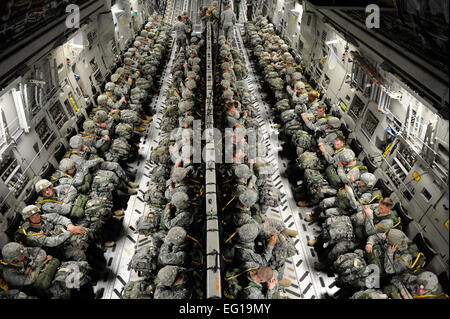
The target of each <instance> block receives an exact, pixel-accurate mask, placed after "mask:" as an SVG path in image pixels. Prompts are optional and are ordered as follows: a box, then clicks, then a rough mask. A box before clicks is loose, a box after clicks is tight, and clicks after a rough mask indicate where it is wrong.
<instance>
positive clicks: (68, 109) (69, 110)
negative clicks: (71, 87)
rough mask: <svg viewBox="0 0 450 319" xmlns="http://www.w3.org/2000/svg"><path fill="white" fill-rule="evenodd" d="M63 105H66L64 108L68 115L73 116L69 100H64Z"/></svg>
mask: <svg viewBox="0 0 450 319" xmlns="http://www.w3.org/2000/svg"><path fill="white" fill-rule="evenodd" d="M64 105H65V106H66V110H67V112H69V114H70V116H74V115H75V112H74V111H73V108H72V105H70V103H69V100H65V101H64Z"/></svg>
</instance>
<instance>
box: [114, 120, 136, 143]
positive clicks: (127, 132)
mask: <svg viewBox="0 0 450 319" xmlns="http://www.w3.org/2000/svg"><path fill="white" fill-rule="evenodd" d="M115 133H116V135H117V136H119V137H124V138H126V139H127V140H128V139H130V138H131V136H132V135H133V128H132V127H131V126H130V125H129V124H127V123H119V124H117V126H116V131H115Z"/></svg>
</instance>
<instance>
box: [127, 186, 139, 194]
mask: <svg viewBox="0 0 450 319" xmlns="http://www.w3.org/2000/svg"><path fill="white" fill-rule="evenodd" d="M127 194H129V195H136V194H137V190H135V189H134V188H128V190H127Z"/></svg>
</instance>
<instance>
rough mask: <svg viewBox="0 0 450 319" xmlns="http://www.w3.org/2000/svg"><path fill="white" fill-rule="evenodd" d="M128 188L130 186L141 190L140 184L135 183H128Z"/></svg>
mask: <svg viewBox="0 0 450 319" xmlns="http://www.w3.org/2000/svg"><path fill="white" fill-rule="evenodd" d="M127 184H128V186H130V187H131V188H139V184H138V183H134V182H132V181H128V182H127Z"/></svg>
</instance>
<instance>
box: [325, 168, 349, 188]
mask: <svg viewBox="0 0 450 319" xmlns="http://www.w3.org/2000/svg"><path fill="white" fill-rule="evenodd" d="M325 176H326V178H327V180H328V183H329V184H330V185H331V186H332V187H335V188H340V187H342V186H344V183H342V181H341V178H340V177H339V174H338V173H337V170H336V168H335V167H334V165H329V166H328V167H327V168H326V169H325Z"/></svg>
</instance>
